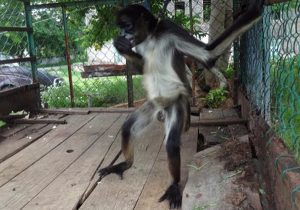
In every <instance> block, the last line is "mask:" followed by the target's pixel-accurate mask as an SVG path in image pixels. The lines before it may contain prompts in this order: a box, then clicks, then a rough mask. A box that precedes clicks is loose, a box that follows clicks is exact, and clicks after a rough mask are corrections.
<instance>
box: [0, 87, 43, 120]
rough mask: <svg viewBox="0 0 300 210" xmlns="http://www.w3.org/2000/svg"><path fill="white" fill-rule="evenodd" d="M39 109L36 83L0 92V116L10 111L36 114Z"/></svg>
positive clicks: (38, 91)
mask: <svg viewBox="0 0 300 210" xmlns="http://www.w3.org/2000/svg"><path fill="white" fill-rule="evenodd" d="M39 109H40V86H39V84H38V83H35V84H31V85H25V86H21V87H16V88H11V89H9V90H6V91H1V92H0V116H5V115H8V114H9V113H11V112H12V111H14V112H17V111H22V110H24V111H29V112H37V111H38V110H39Z"/></svg>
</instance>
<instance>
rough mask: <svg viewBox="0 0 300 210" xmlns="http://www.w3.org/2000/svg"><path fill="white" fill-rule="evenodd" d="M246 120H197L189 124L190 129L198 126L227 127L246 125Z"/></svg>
mask: <svg viewBox="0 0 300 210" xmlns="http://www.w3.org/2000/svg"><path fill="white" fill-rule="evenodd" d="M247 123H248V120H247V119H228V118H227V119H220V120H217V119H214V120H199V121H194V122H192V123H191V126H192V127H198V126H227V125H234V124H247Z"/></svg>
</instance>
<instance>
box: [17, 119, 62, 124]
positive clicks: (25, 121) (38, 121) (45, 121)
mask: <svg viewBox="0 0 300 210" xmlns="http://www.w3.org/2000/svg"><path fill="white" fill-rule="evenodd" d="M12 122H13V123H16V124H50V123H52V124H66V123H67V121H66V120H54V119H53V120H52V119H15V120H12Z"/></svg>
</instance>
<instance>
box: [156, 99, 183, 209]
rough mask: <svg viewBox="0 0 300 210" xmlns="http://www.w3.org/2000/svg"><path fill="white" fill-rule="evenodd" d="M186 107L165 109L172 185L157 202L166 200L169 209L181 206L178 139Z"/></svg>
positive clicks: (175, 105) (178, 106) (178, 105)
mask: <svg viewBox="0 0 300 210" xmlns="http://www.w3.org/2000/svg"><path fill="white" fill-rule="evenodd" d="M185 109H186V106H185V105H183V104H182V103H179V102H177V103H175V104H173V105H172V106H171V107H169V108H168V109H167V117H166V121H165V129H166V139H165V140H166V150H167V155H168V165H169V171H170V174H171V176H172V179H173V180H172V184H171V185H170V186H169V187H168V189H167V190H166V192H165V193H164V195H163V196H162V197H161V198H160V199H159V202H161V201H163V200H168V201H169V205H170V208H178V207H180V206H181V199H182V196H181V191H180V186H179V182H180V137H181V133H182V129H183V125H184V113H185Z"/></svg>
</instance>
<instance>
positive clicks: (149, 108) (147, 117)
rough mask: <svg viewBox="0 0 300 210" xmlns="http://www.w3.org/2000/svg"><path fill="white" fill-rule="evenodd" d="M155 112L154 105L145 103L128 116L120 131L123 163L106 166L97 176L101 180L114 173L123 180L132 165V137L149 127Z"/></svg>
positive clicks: (149, 102)
mask: <svg viewBox="0 0 300 210" xmlns="http://www.w3.org/2000/svg"><path fill="white" fill-rule="evenodd" d="M154 110H155V105H154V104H153V103H152V102H151V101H148V102H145V103H144V104H143V105H142V106H141V107H140V108H139V109H137V110H136V111H135V112H134V113H132V114H131V115H130V117H129V118H128V119H127V120H126V121H125V123H124V124H123V126H122V128H121V130H122V144H121V146H122V153H123V155H124V157H125V161H124V162H121V163H119V164H116V165H112V166H108V167H106V168H102V169H100V170H99V176H100V177H101V178H103V177H105V176H106V175H108V174H111V173H115V174H118V175H119V176H120V177H121V179H122V178H123V173H124V171H126V170H127V169H129V168H130V167H131V166H132V164H133V159H134V147H133V141H132V136H133V135H136V134H137V133H138V132H142V130H143V129H144V128H145V127H146V126H147V125H149V123H150V122H151V121H152V119H153V114H154Z"/></svg>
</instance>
